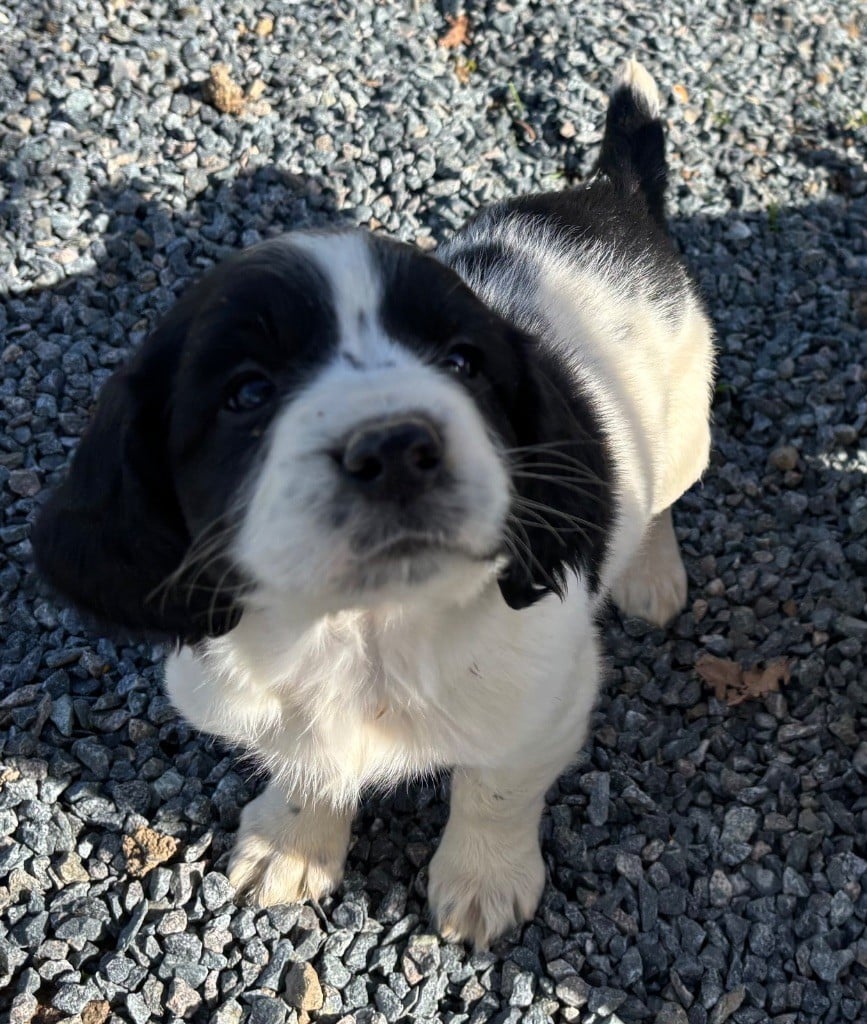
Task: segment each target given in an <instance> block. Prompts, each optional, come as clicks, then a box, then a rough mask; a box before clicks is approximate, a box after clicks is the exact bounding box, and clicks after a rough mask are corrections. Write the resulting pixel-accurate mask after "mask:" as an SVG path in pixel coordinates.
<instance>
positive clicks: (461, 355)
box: [440, 342, 482, 377]
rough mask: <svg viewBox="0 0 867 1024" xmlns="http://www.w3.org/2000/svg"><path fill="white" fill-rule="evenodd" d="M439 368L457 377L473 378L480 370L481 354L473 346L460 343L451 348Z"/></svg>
mask: <svg viewBox="0 0 867 1024" xmlns="http://www.w3.org/2000/svg"><path fill="white" fill-rule="evenodd" d="M440 366H441V367H442V368H443V369H444V370H448V371H449V372H450V373H454V374H457V376H459V377H475V376H476V374H477V373H478V372H479V371H480V370H481V368H482V353H481V352H480V351H479V350H478V349H477V348H475V347H474V346H473V345H468V344H466V342H461V343H460V344H458V345H453V346H452V348H451V349H450V350H449V353H448V355H446V356H445V357H444V358H443V359H442V360H441V361H440Z"/></svg>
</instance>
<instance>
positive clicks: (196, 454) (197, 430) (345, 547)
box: [33, 232, 607, 641]
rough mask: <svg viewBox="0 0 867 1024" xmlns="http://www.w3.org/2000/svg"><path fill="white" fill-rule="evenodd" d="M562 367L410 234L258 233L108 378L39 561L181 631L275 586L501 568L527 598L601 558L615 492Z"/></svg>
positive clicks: (513, 592)
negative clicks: (591, 528)
mask: <svg viewBox="0 0 867 1024" xmlns="http://www.w3.org/2000/svg"><path fill="white" fill-rule="evenodd" d="M557 374H558V370H557V367H556V365H554V364H553V363H552V362H551V361H550V359H547V360H546V357H545V356H544V354H543V353H542V351H541V350H540V349H539V348H538V347H537V346H536V345H535V343H534V342H533V340H532V339H531V338H529V337H528V336H526V335H525V334H523V333H522V332H520V331H518V330H517V329H515V328H514V327H512V326H510V325H509V324H508V323H506V322H505V321H504V320H502V319H501V318H499V317H498V316H497V315H496V314H494V313H493V312H492V311H491V310H490V309H489V308H488V307H487V306H485V305H484V304H483V303H482V302H481V301H480V300H479V299H478V298H476V297H475V295H474V294H473V293H472V292H471V291H470V290H469V289H468V288H467V287H466V286H465V285H464V284H463V283H462V282H461V280H460V279H459V278H458V277H457V276H456V275H455V274H454V272H453V271H451V270H450V269H448V268H447V267H445V266H443V265H442V264H440V263H439V262H437V261H436V260H434V259H433V258H431V257H428V256H425V255H423V254H421V253H419V252H417V251H416V250H414V249H412V248H411V247H409V246H405V245H401V244H399V243H395V242H391V241H386V240H383V239H379V238H373V237H370V236H367V235H365V234H361V233H355V232H343V233H334V234H315V233H311V234H304V233H299V234H295V235H289V236H285V237H283V238H281V239H277V240H274V241H270V242H266V243H263V244H261V245H259V246H256V247H254V248H253V249H251V250H248V251H246V252H244V253H241V254H239V255H238V256H236V257H234V258H233V259H231V260H229V261H228V262H227V263H225V264H223V265H221V266H220V267H218V268H215V269H214V270H212V271H211V272H210V273H208V274H206V275H205V277H204V278H203V279H202V280H201V281H200V282H199V283H198V284H197V285H196V286H194V287H193V288H192V289H191V291H190V292H188V293H187V295H186V296H185V297H184V298H183V299H182V300H181V301H180V302H179V303H178V305H177V306H176V307H175V308H174V309H173V310H172V311H171V313H170V314H169V315H168V316H167V318H166V319H165V320H164V321H163V323H162V324H161V325H160V326H159V327H158V328H157V330H156V331H155V332H154V334H153V335H152V336H151V337H150V338H149V339H148V340H147V341H146V342H145V344H144V345H143V346H142V348H141V349H140V351H139V352H138V353H137V354H136V356H135V358H134V359H133V360H132V362H131V363H130V364H129V365H128V366H127V367H126V368H124V369H123V370H121V371H120V372H118V373H117V374H116V375H115V376H114V377H113V378H112V379H111V380H110V381H109V382H108V384H107V385H106V386H105V389H104V391H103V394H102V395H101V397H100V401H99V403H98V408H97V411H96V414H95V417H94V420H93V422H92V423H91V425H90V427H89V429H88V431H87V433H86V434H85V437H84V438H83V440H82V442H81V445H80V446H79V450H78V452H77V453H76V456H75V459H74V461H73V465H72V469H71V471H70V473H69V475H68V477H67V479H66V480H65V482H64V483H63V484H62V485H61V487H60V488H59V489H58V490H57V492H56V493H55V494H54V495H53V496H52V498H51V500H50V502H49V504H48V505H47V506H46V508H45V509H44V510H43V513H42V515H41V517H40V519H39V520H38V522H37V524H36V528H35V530H34V536H33V540H34V549H35V553H36V559H37V564H38V566H39V568H40V570H41V571H42V573H43V574H44V575H45V576H46V577H47V578H48V579H49V581H50V582H51V583H53V584H54V586H55V587H56V588H57V589H58V590H59V591H60V592H61V593H62V594H63V595H64V596H66V597H67V598H69V599H71V600H73V601H74V602H75V603H77V604H78V605H79V606H81V607H83V608H84V609H85V610H86V611H88V612H90V613H92V614H95V615H96V616H97V617H99V618H100V619H103V620H107V621H109V622H114V623H117V624H120V625H122V626H125V627H127V628H132V629H134V630H138V631H148V632H155V633H159V634H163V635H169V636H172V637H175V638H178V639H181V640H184V641H194V640H196V639H199V638H201V637H203V636H207V635H218V634H220V633H222V632H225V631H226V630H228V629H230V628H231V627H232V625H233V624H234V623H236V622H237V620H238V617H239V616H240V614H242V612H243V609H244V608H245V607H247V606H249V605H255V604H256V603H257V602H259V603H260V604H265V605H269V604H270V605H273V604H274V603H275V602H285V603H294V604H300V605H301V606H303V607H309V608H310V609H314V610H316V611H321V612H323V613H324V612H331V611H337V610H340V609H344V608H357V607H366V606H372V605H375V604H381V603H383V602H388V601H407V600H413V599H414V598H419V599H424V598H425V595H427V596H428V597H431V596H432V595H433V594H436V595H438V599H441V600H454V601H459V600H461V599H463V595H466V594H469V593H471V592H474V590H477V589H478V588H479V587H480V586H481V585H483V584H484V581H485V580H486V579H490V578H492V577H493V576H494V575H497V577H498V579H499V583H500V587H501V590H502V592H503V596H504V598H505V599H506V601H507V602H508V603H509V604H510V605H512V607H515V608H519V607H524V606H525V605H527V604H530V603H532V601H534V600H536V599H537V598H538V597H539V596H541V595H542V594H544V593H546V592H547V591H549V590H559V589H560V588H561V586H562V582H563V575H564V572H565V570H566V569H567V568H569V567H575V568H580V567H582V566H584V567H587V568H590V569H591V570H592V567H593V565H595V564H596V559H595V558H591V557H590V554H589V553H590V551H591V549H594V550H595V549H597V548H598V543H597V542H596V540H595V538H594V537H593V536H592V533H590V532H588V530H587V529H584V528H583V527H582V526H581V523H585V524H586V523H587V520H586V518H584V517H586V515H587V509H588V508H589V507H590V505H592V507H593V508H594V509H596V510H597V511H598V512H599V515H600V516H601V515H602V514H603V510H604V508H605V507H606V501H607V489H606V487H605V486H604V484H603V483H602V482H601V480H600V478H599V471H600V467H601V461H600V460H601V458H602V455H601V450H600V446H601V439H600V437H599V435H598V431H596V432H595V433H594V430H592V429H591V430H590V431H589V433H588V426H587V422H588V421H587V419H586V417H578V418H576V416H575V406H574V402H572V401H570V399H573V398H575V396H569V394H568V387H567V386H566V385H565V383H564V382H563V379H562V377H561V378H558V377H557ZM569 445H574V446H575V447H569ZM579 462H580V464H581V467H582V472H581V473H580V474H576V473H575V472H574V469H575V466H576V465H578V464H579ZM546 467H547V469H546ZM551 467H553V469H554V470H555V472H553V473H552V472H551ZM567 470H569V472H567ZM594 481H595V482H594ZM588 502H589V503H590V505H588ZM552 510H553V512H552ZM558 517H559V518H558Z"/></svg>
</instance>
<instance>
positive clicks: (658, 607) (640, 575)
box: [611, 510, 686, 626]
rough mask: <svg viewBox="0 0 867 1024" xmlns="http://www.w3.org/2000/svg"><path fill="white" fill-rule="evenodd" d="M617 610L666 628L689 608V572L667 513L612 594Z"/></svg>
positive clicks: (649, 533) (650, 533) (659, 520)
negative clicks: (687, 593) (680, 613)
mask: <svg viewBox="0 0 867 1024" xmlns="http://www.w3.org/2000/svg"><path fill="white" fill-rule="evenodd" d="M611 596H612V597H613V598H614V602H615V604H616V605H617V607H618V608H619V609H620V610H621V611H622V612H625V614H626V615H635V616H637V617H638V618H639V619H644V620H645V621H647V622H650V623H651V624H652V625H654V626H666V625H668V623H669V622H671V620H672V619H673V618H674V617H675V616H676V615H677V614H678V612H680V611H682V610H683V607H684V605H685V604H686V569H685V568H684V566H683V559H682V558H681V557H680V549H679V548H678V544H677V538H676V537H675V535H674V527H673V526H672V523H671V512H670V511H669V510H666V511H665V512H663V513H662V514H661V515H660V516H659V517H658V518H657V520H656V521H655V522H654V523H653V524H652V526H651V527H650V529H649V530H648V532H647V537H646V538H645V540H644V544H643V546H642V548H641V550H640V551H639V552H638V554H637V555H636V556H635V558H634V559H633V560H632V562H630V564H629V565H628V566H627V567H626V571H625V572H624V573H623V575H622V576H621V577H620V579H619V580H618V581H617V583H616V584H615V585H614V587H613V588H612V590H611Z"/></svg>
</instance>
